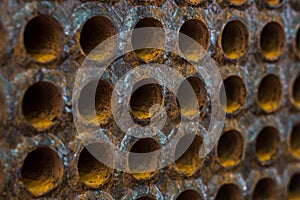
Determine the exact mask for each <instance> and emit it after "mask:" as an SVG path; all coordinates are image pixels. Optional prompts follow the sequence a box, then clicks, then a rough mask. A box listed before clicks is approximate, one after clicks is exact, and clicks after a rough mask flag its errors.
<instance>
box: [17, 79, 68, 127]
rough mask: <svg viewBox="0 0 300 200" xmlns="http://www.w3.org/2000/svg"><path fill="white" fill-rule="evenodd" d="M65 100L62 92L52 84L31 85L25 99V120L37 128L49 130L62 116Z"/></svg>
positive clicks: (23, 105)
mask: <svg viewBox="0 0 300 200" xmlns="http://www.w3.org/2000/svg"><path fill="white" fill-rule="evenodd" d="M62 109H63V99H62V96H61V94H60V90H59V89H58V88H57V87H56V86H55V85H54V84H52V83H50V82H45V81H41V82H37V83H35V84H33V85H31V86H30V87H29V88H28V89H27V91H26V92H25V95H24V97H23V102H22V110H23V115H24V117H25V119H26V120H27V121H28V122H29V123H31V124H32V125H33V126H34V127H36V128H47V127H49V126H50V125H52V124H53V122H54V121H55V120H56V119H57V118H59V117H60V116H61V113H62Z"/></svg>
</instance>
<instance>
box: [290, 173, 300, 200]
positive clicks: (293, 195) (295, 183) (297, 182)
mask: <svg viewBox="0 0 300 200" xmlns="http://www.w3.org/2000/svg"><path fill="white" fill-rule="evenodd" d="M299 188H300V173H296V174H294V175H293V177H292V178H291V181H290V183H289V188H288V196H289V200H297V199H300V190H299Z"/></svg>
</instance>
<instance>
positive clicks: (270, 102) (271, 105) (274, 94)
mask: <svg viewBox="0 0 300 200" xmlns="http://www.w3.org/2000/svg"><path fill="white" fill-rule="evenodd" d="M281 96H282V85H281V82H280V79H279V78H278V77H277V76H276V75H273V74H269V75H267V76H265V77H264V78H263V79H262V81H261V82H260V84H259V88H258V101H259V105H260V107H261V108H262V109H263V110H265V111H266V112H272V111H274V110H276V109H277V108H278V106H279V104H280V101H281Z"/></svg>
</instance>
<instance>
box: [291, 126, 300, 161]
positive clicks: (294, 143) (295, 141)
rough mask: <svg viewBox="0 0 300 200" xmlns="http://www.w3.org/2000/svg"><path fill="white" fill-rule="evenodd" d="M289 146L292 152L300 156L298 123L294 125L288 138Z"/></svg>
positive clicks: (299, 129)
mask: <svg viewBox="0 0 300 200" xmlns="http://www.w3.org/2000/svg"><path fill="white" fill-rule="evenodd" d="M290 147H291V151H292V154H293V155H294V156H295V157H297V158H300V124H298V125H296V126H294V128H293V130H292V134H291V138H290Z"/></svg>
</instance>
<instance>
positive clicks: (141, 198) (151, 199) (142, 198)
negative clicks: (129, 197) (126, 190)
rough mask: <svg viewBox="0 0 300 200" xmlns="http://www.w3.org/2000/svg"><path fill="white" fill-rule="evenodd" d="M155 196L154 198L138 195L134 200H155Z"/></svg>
mask: <svg viewBox="0 0 300 200" xmlns="http://www.w3.org/2000/svg"><path fill="white" fill-rule="evenodd" d="M155 199H156V198H154V197H153V196H143V197H139V198H137V199H136V200H155Z"/></svg>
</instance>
